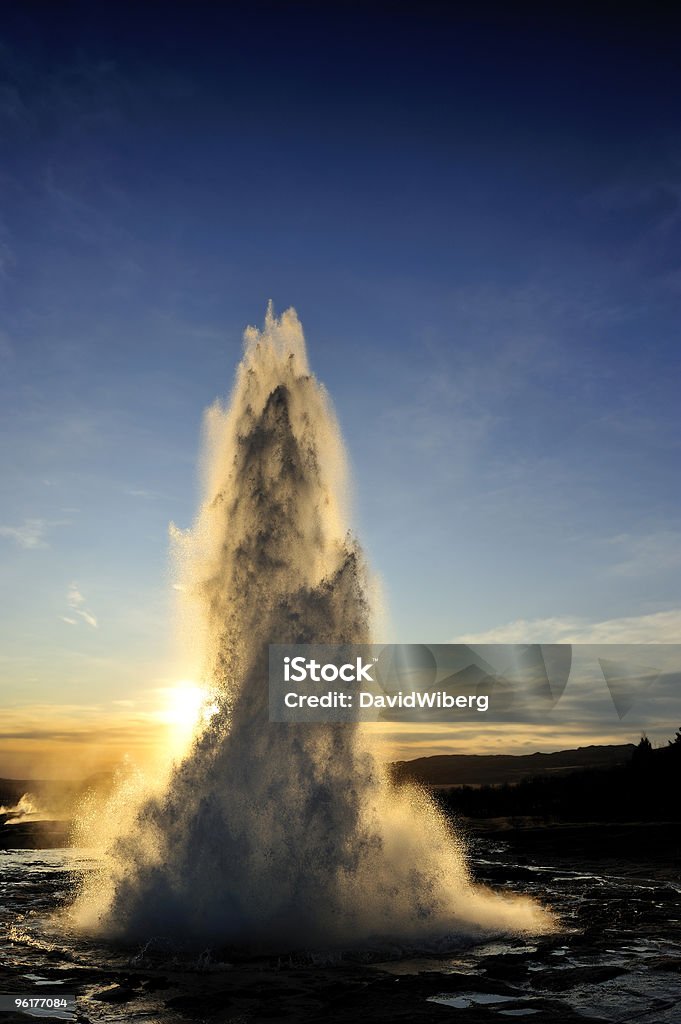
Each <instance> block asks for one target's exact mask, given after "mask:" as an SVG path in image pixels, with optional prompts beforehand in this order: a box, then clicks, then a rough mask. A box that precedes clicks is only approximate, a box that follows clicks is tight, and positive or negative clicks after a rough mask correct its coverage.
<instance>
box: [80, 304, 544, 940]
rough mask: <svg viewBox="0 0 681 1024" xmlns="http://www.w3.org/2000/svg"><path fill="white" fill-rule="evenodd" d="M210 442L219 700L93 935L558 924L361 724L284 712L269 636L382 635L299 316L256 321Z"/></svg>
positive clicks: (125, 840) (86, 902)
mask: <svg viewBox="0 0 681 1024" xmlns="http://www.w3.org/2000/svg"><path fill="white" fill-rule="evenodd" d="M206 435H207V436H206V449H207V453H206V465H205V470H206V472H205V477H206V480H205V488H206V491H205V495H204V501H203V504H202V506H201V509H200V511H199V515H198V517H197V520H196V523H195V526H194V528H193V529H192V531H191V532H189V533H187V534H185V535H182V536H181V537H180V540H179V543H180V548H181V551H180V559H181V565H182V573H183V591H184V592H185V594H186V595H187V597H188V599H189V600H193V601H194V602H195V603H196V604H197V605H198V607H199V609H200V615H201V620H202V634H201V635H202V637H203V643H204V664H205V674H206V681H207V682H208V684H209V685H210V686H211V688H212V690H213V691H214V694H215V698H214V699H215V702H216V705H217V711H216V712H215V713H214V714H213V715H212V717H211V718H210V720H209V721H208V723H207V724H206V725H205V728H204V730H203V732H202V733H201V734H200V735H199V736H198V737H197V738H196V739H195V741H194V743H193V745H192V747H191V749H190V751H189V752H188V753H187V755H186V757H185V759H184V761H183V762H182V763H181V764H179V765H178V766H177V767H176V768H175V769H174V770H173V772H172V773H171V775H170V777H169V780H168V784H167V786H166V788H165V791H164V792H163V793H162V795H156V796H153V797H151V796H150V797H148V798H147V799H146V800H145V801H143V802H142V803H141V804H140V806H139V809H138V813H137V814H136V816H135V818H134V821H131V822H130V824H129V826H128V827H126V829H125V830H124V833H123V834H121V835H119V836H117V837H115V838H114V839H112V840H111V841H110V842H108V843H106V844H105V847H106V848H105V849H103V851H102V862H101V863H102V866H101V870H100V871H99V872H97V873H96V874H95V875H94V876H93V877H91V878H90V879H89V880H87V881H86V882H85V883H84V888H83V891H82V892H81V895H80V897H79V899H78V901H77V903H76V906H75V908H74V909H75V919H76V920H77V921H78V923H79V925H80V927H81V928H83V929H84V930H86V931H89V932H97V933H99V934H100V935H108V936H112V937H118V938H122V939H131V940H144V939H148V938H150V937H152V936H165V937H167V938H169V939H171V940H173V941H174V942H176V943H178V944H192V943H194V944H196V943H199V942H201V943H204V944H205V943H214V944H232V945H234V944H239V945H243V946H250V947H257V948H268V949H284V948H287V947H288V948H290V947H291V946H296V947H301V946H312V945H323V946H324V947H329V946H331V945H339V944H347V945H350V944H352V945H357V944H361V943H366V942H370V941H371V942H376V941H380V939H381V938H386V939H388V938H389V939H390V940H391V941H392V942H398V943H403V944H404V945H413V944H415V943H416V944H421V945H423V946H426V945H427V944H428V943H429V942H431V941H443V940H445V941H446V938H447V936H453V935H455V934H466V933H468V934H474V933H476V932H477V931H479V930H493V931H496V932H503V931H507V932H508V931H526V930H535V931H542V930H547V929H549V928H551V927H552V919H551V916H550V914H548V913H547V912H546V911H544V910H542V909H541V908H540V907H539V906H538V905H536V904H535V903H533V902H532V901H531V900H529V899H527V898H522V897H518V898H516V897H513V898H510V897H506V896H501V895H498V894H495V893H492V892H490V891H488V890H482V889H480V888H478V887H476V886H474V885H473V884H472V882H471V880H470V877H469V873H468V870H467V867H466V862H465V858H464V855H463V851H462V849H461V846H460V844H459V842H458V841H457V839H456V837H455V836H454V835H453V833H452V831H451V829H450V827H449V826H448V824H447V823H446V822H445V821H444V819H443V818H442V817H441V816H440V815H439V813H438V812H437V811H436V809H435V808H434V807H433V805H432V804H431V803H430V801H429V800H428V798H427V797H426V796H425V795H424V794H422V793H420V792H419V791H417V790H415V789H413V790H410V789H406V788H404V789H399V790H395V789H393V788H392V787H391V785H390V784H389V782H388V780H387V778H386V776H385V774H384V772H383V770H382V768H381V767H380V766H379V765H378V764H377V762H376V761H375V760H374V758H373V756H372V754H371V752H370V750H369V749H368V747H367V745H366V741H365V739H364V737H363V734H362V731H361V726H358V725H356V724H345V723H343V724H335V725H331V724H315V725H312V724H305V725H303V724H283V723H270V722H269V720H268V658H267V654H268V651H267V645H268V644H269V643H311V642H319V643H342V642H346V641H347V642H355V643H366V642H369V641H370V639H371V638H370V624H369V608H368V602H367V597H366V593H367V588H366V581H365V571H364V566H363V561H362V556H361V552H360V551H359V549H358V547H357V545H356V543H355V542H354V541H353V540H352V538H351V537H350V535H349V534H348V532H347V527H346V524H345V521H344V511H345V510H344V508H343V500H342V499H343V494H344V483H343V474H344V453H343V445H342V441H341V438H340V435H339V431H338V427H337V425H336V422H335V419H334V416H333V413H332V411H331V408H330V404H329V400H328V398H327V395H326V392H325V391H324V389H323V387H322V386H321V385H320V384H319V383H318V381H317V380H316V379H315V378H314V376H312V374H311V373H310V371H309V369H308V365H307V358H306V353H305V342H304V339H303V333H302V329H301V326H300V323H299V321H298V318H297V316H296V314H295V312H294V311H293V310H289V311H288V312H286V313H284V314H283V316H282V317H281V318H280V319H276V318H275V317H274V316H273V314H272V310H271V308H270V309H268V312H267V316H266V320H265V327H264V330H263V331H262V332H259V331H257V330H255V329H254V328H250V329H249V330H247V331H246V335H245V354H244V357H243V360H242V362H241V365H240V366H239V369H238V372H237V379H236V383H235V387H234V391H233V394H232V397H231V401H230V404H229V407H228V408H227V409H222V408H221V407H219V406H214V407H213V408H212V409H211V410H210V411H209V412H208V414H207V424H206Z"/></svg>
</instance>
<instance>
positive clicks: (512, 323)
mask: <svg viewBox="0 0 681 1024" xmlns="http://www.w3.org/2000/svg"><path fill="white" fill-rule="evenodd" d="M478 10H479V12H482V13H478V14H476V15H473V14H470V15H469V14H466V13H465V12H464V9H463V8H460V9H459V10H458V11H457V12H456V13H451V11H449V12H448V10H447V8H446V7H444V6H442V5H432V6H429V5H425V6H424V5H418V6H414V7H413V8H412V7H410V6H409V5H407V4H392V5H388V4H384V5H379V4H375V5H374V4H368V5H353V4H339V5H334V4H324V5H315V4H292V5H288V4H287V5H267V4H260V3H253V4H249V5H243V6H242V5H239V4H230V5H223V6H218V5H201V4H198V5H191V7H190V6H189V5H182V6H180V7H175V6H173V5H172V4H168V5H164V17H163V20H162V21H161V18H160V14H159V8H158V7H157V6H156V5H152V4H137V5H134V7H133V6H130V7H129V6H127V5H126V4H103V5H97V6H96V7H93V6H92V5H88V4H84V5H80V4H72V5H69V4H66V5H59V7H58V8H57V5H49V4H47V5H38V4H36V5H21V4H16V5H10V8H9V9H8V11H5V12H4V18H3V21H4V28H3V31H2V33H1V34H0V62H1V65H2V68H3V78H2V83H3V84H2V87H1V89H0V121H1V122H2V123H1V130H0V138H1V139H2V143H1V145H2V160H1V164H0V185H1V187H2V206H1V209H0V299H1V321H0V332H1V333H0V380H1V383H0V418H1V421H2V441H1V448H0V459H1V464H0V495H1V506H0V509H1V512H0V571H1V582H0V587H1V588H2V599H3V608H4V613H3V616H2V619H1V620H0V652H1V654H0V657H1V658H2V661H1V662H0V670H1V673H2V676H1V684H0V685H1V687H2V691H1V693H2V698H3V700H4V701H5V703H6V706H7V707H10V708H13V709H14V711H13V714H14V713H15V714H16V716H17V721H19V718H20V717H21V715H22V714H24V711H22V709H24V710H25V709H28V708H31V709H33V711H31V714H30V715H28V717H29V718H31V721H34V719H35V721H36V722H38V720H39V719H40V713H39V711H37V710H36V709H38V708H43V709H46V708H47V709H49V707H50V706H51V705H60V706H61V705H63V706H64V707H66V706H68V707H73V708H74V709H77V708H83V707H86V706H87V707H90V708H91V713H92V714H93V715H95V717H96V715H97V714H98V713H99V712H98V711H97V709H100V710H101V709H102V708H104V709H106V708H107V707H108V706H109V704H108V703H107V702H111V701H112V700H114V699H118V700H121V701H133V700H137V699H138V697H139V694H140V693H142V692H144V693H149V692H152V691H154V688H163V687H164V686H166V685H168V684H169V682H171V681H172V680H173V679H176V678H177V677H178V672H179V671H180V669H179V668H178V666H177V664H176V663H174V661H173V659H174V657H175V655H174V654H173V648H172V642H171V640H172V637H171V633H172V628H171V625H170V622H171V618H170V615H169V605H170V588H169V582H168V571H167V566H168V558H167V548H168V543H167V529H168V523H169V522H170V521H171V520H173V521H174V522H175V523H177V524H178V525H179V526H188V525H189V524H190V522H191V519H192V517H193V513H194V510H195V507H196V502H197V496H198V491H197V482H196V480H197V475H196V461H197V452H198V447H199V436H200V424H201V416H202V411H203V409H204V407H205V406H207V405H208V404H209V403H210V402H211V401H212V400H213V399H214V398H215V397H217V396H219V395H222V396H224V395H225V394H226V393H227V392H228V391H229V389H230V386H231V378H232V374H233V370H234V367H235V365H236V363H237V361H238V358H239V355H240V351H241V334H242V331H243V329H244V327H245V326H246V325H247V324H249V323H256V324H260V323H261V322H262V319H263V316H264V311H265V305H266V302H267V300H268V299H270V298H271V299H272V300H273V302H274V306H275V309H276V310H279V311H282V310H283V309H284V308H286V307H288V306H289V305H293V306H295V308H296V309H297V311H298V314H299V316H300V318H301V320H302V323H303V326H304V329H305V332H306V336H307V339H308V348H309V356H310V362H311V365H312V367H313V369H314V371H315V372H316V374H317V375H318V376H319V377H320V378H321V379H322V380H323V381H324V382H325V383H326V385H327V386H328V388H329V390H330V393H331V395H332V398H333V400H334V403H335V407H336V411H337V413H338V416H339V419H340V422H341V426H342V429H343V432H344V436H345V438H346V442H347V446H348V452H349V456H350V461H351V465H352V469H353V476H354V486H355V503H354V507H355V526H356V530H357V532H358V534H359V536H360V539H361V540H362V542H363V543H364V545H365V547H366V549H367V552H368V555H369V558H370V560H371V564H372V566H373V567H374V568H375V569H376V570H377V571H378V573H379V574H380V576H381V578H382V581H383V586H384V590H385V594H386V600H387V605H388V608H389V619H388V621H387V623H386V625H385V630H386V632H387V633H388V634H389V635H388V636H386V637H385V639H399V640H403V641H415V642H419V641H424V642H447V641H450V640H454V639H456V638H458V637H460V636H467V637H470V636H478V635H479V636H484V637H485V638H486V639H489V637H490V635H492V634H494V632H495V631H498V630H499V628H500V627H504V629H505V630H506V632H505V633H504V634H503V638H504V639H508V637H509V636H511V635H512V636H513V638H517V639H522V638H523V635H529V634H532V638H535V637H536V636H537V635H540V636H541V637H542V638H544V639H548V640H550V639H554V638H556V636H558V635H559V634H560V635H561V636H563V635H567V634H568V633H569V634H570V636H573V635H577V634H579V635H584V636H585V637H586V638H588V637H589V636H591V635H592V634H593V630H594V629H595V628H596V629H600V630H601V632H600V633H599V634H598V636H599V637H600V636H602V635H603V633H602V631H603V629H604V628H605V629H606V630H607V627H604V626H603V624H604V623H610V622H613V621H615V622H620V621H621V620H624V619H631V620H634V621H632V622H631V623H630V626H631V630H632V631H637V632H636V635H637V636H638V637H639V638H641V639H646V638H649V639H651V640H661V639H667V640H675V639H676V640H678V639H679V630H680V627H681V586H680V584H679V579H680V578H681V576H680V573H679V569H680V568H681V525H680V524H679V516H678V509H679V497H680V495H679V489H680V485H679V479H680V476H679V454H680V432H679V426H680V423H679V419H680V414H679V411H678V409H679V405H678V381H679V369H680V366H679V364H680V361H681V346H680V344H679V326H678V325H679V299H680V297H681V262H680V248H679V235H680V226H681V173H680V172H681V146H680V145H679V137H678V104H679V99H680V88H679V87H680V80H679V76H680V72H679V69H678V62H677V55H676V48H675V45H674V43H675V38H676V36H675V33H674V32H673V31H672V29H673V27H674V26H673V24H672V22H671V21H669V20H668V21H665V20H664V19H663V16H662V15H661V14H659V13H658V14H655V13H651V14H650V15H649V16H648V18H647V20H642V19H639V20H638V21H637V20H635V19H634V17H633V16H629V15H625V14H623V13H622V12H619V13H618V15H617V20H615V15H614V14H613V15H612V16H611V17H610V18H607V17H605V16H603V17H598V18H597V17H596V16H587V15H580V14H577V13H573V14H571V15H570V14H565V15H559V14H557V13H555V12H553V13H551V12H548V11H547V12H545V13H543V14H537V13H535V14H532V13H530V12H529V8H528V9H527V10H525V9H523V8H520V7H519V8H518V9H517V13H516V14H515V15H511V14H510V13H507V14H504V13H503V8H499V9H497V10H496V11H495V10H494V9H493V8H491V7H489V8H479V9H478ZM74 595H77V596H74ZM65 620H72V621H65ZM95 620H96V625H95ZM542 620H552V624H549V623H542ZM514 624H515V625H514ZM509 631H510V632H509ZM561 631H562V632H561ZM575 631H577V633H575ZM580 631H581V632H580ZM547 634H550V635H547ZM114 695H115V696H114ZM149 699H150V700H151V698H149ZM122 706H123V705H122ZM74 713H75V712H74ZM641 723H642V724H644V725H646V724H647V725H648V727H649V729H652V733H653V735H655V734H656V730H657V733H658V734H659V735H660V738H661V737H662V736H663V735H666V733H667V732H673V729H672V728H671V727H672V726H673V727H674V728H676V726H677V724H678V723H677V722H675V721H670V722H669V729H666V723H664V722H659V721H657V722H655V723H650V722H649V723H646V722H645V721H644V719H643V718H641V721H640V722H639V720H638V719H637V720H636V722H635V723H633V725H632V724H631V723H630V725H629V728H630V732H631V731H632V729H633V731H634V733H635V732H636V728H638V727H639V725H640V724H641ZM610 725H611V723H606V722H604V721H603V720H602V719H599V720H598V721H597V722H595V723H594V731H595V732H598V735H599V736H600V735H602V734H603V733H604V730H605V731H606V732H607V729H608V728H610ZM615 726H616V727H617V728H620V726H619V725H618V724H617V723H615V724H613V725H612V728H613V729H614V728H615ZM624 726H627V722H626V721H625V723H624ZM40 728H41V727H40V726H39V725H36V727H35V736H33V738H28V739H26V740H25V742H26V743H30V742H34V743H36V744H39V742H40V740H39V733H40ZM585 728H586V727H585ZM17 731H18V732H21V729H18V730H15V732H17ZM10 732H11V730H9V732H8V733H7V735H8V742H9V740H11V744H10V745H12V744H18V745H20V743H21V742H24V740H21V739H20V737H19V738H17V736H16V735H15V733H12V735H11V736H10V735H9V733H10ZM586 733H588V729H586V732H585V735H586ZM608 735H609V734H608ZM613 735H614V733H613ZM626 738H629V736H628V735H627V736H626ZM555 745H559V739H558V738H557V739H556V743H555ZM13 749H14V748H13ZM16 749H17V750H18V749H19V746H16ZM1 767H2V766H1V765H0V768H1Z"/></svg>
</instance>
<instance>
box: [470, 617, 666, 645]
mask: <svg viewBox="0 0 681 1024" xmlns="http://www.w3.org/2000/svg"><path fill="white" fill-rule="evenodd" d="M680 640H681V608H673V609H672V610H671V611H666V612H653V613H651V614H648V615H638V616H630V617H626V618H621V619H605V620H603V621H602V622H589V621H587V620H586V619H580V618H577V617H565V618H550V619H515V620H514V621H513V622H507V623H505V624H504V625H501V626H495V627H493V628H492V629H488V630H484V631H483V632H480V633H466V634H463V635H462V636H457V637H455V638H454V641H453V642H454V643H462V644H522V643H544V644H548V643H553V644H665V643H679V641H680Z"/></svg>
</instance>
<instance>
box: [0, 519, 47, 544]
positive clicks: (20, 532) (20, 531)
mask: <svg viewBox="0 0 681 1024" xmlns="http://www.w3.org/2000/svg"><path fill="white" fill-rule="evenodd" d="M50 525H52V524H50V523H49V522H48V521H47V520H46V519H24V521H23V523H22V524H21V525H20V526H0V537H7V538H8V539H9V540H13V541H14V542H15V543H16V544H18V545H19V547H20V548H45V547H47V541H46V540H45V534H46V533H47V530H48V528H49V526H50Z"/></svg>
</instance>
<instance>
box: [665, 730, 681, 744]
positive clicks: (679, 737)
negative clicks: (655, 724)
mask: <svg viewBox="0 0 681 1024" xmlns="http://www.w3.org/2000/svg"><path fill="white" fill-rule="evenodd" d="M667 742H668V743H669V746H670V747H676V746H679V747H681V729H677V730H676V736H675V737H674V739H673V740H668V741H667Z"/></svg>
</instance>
